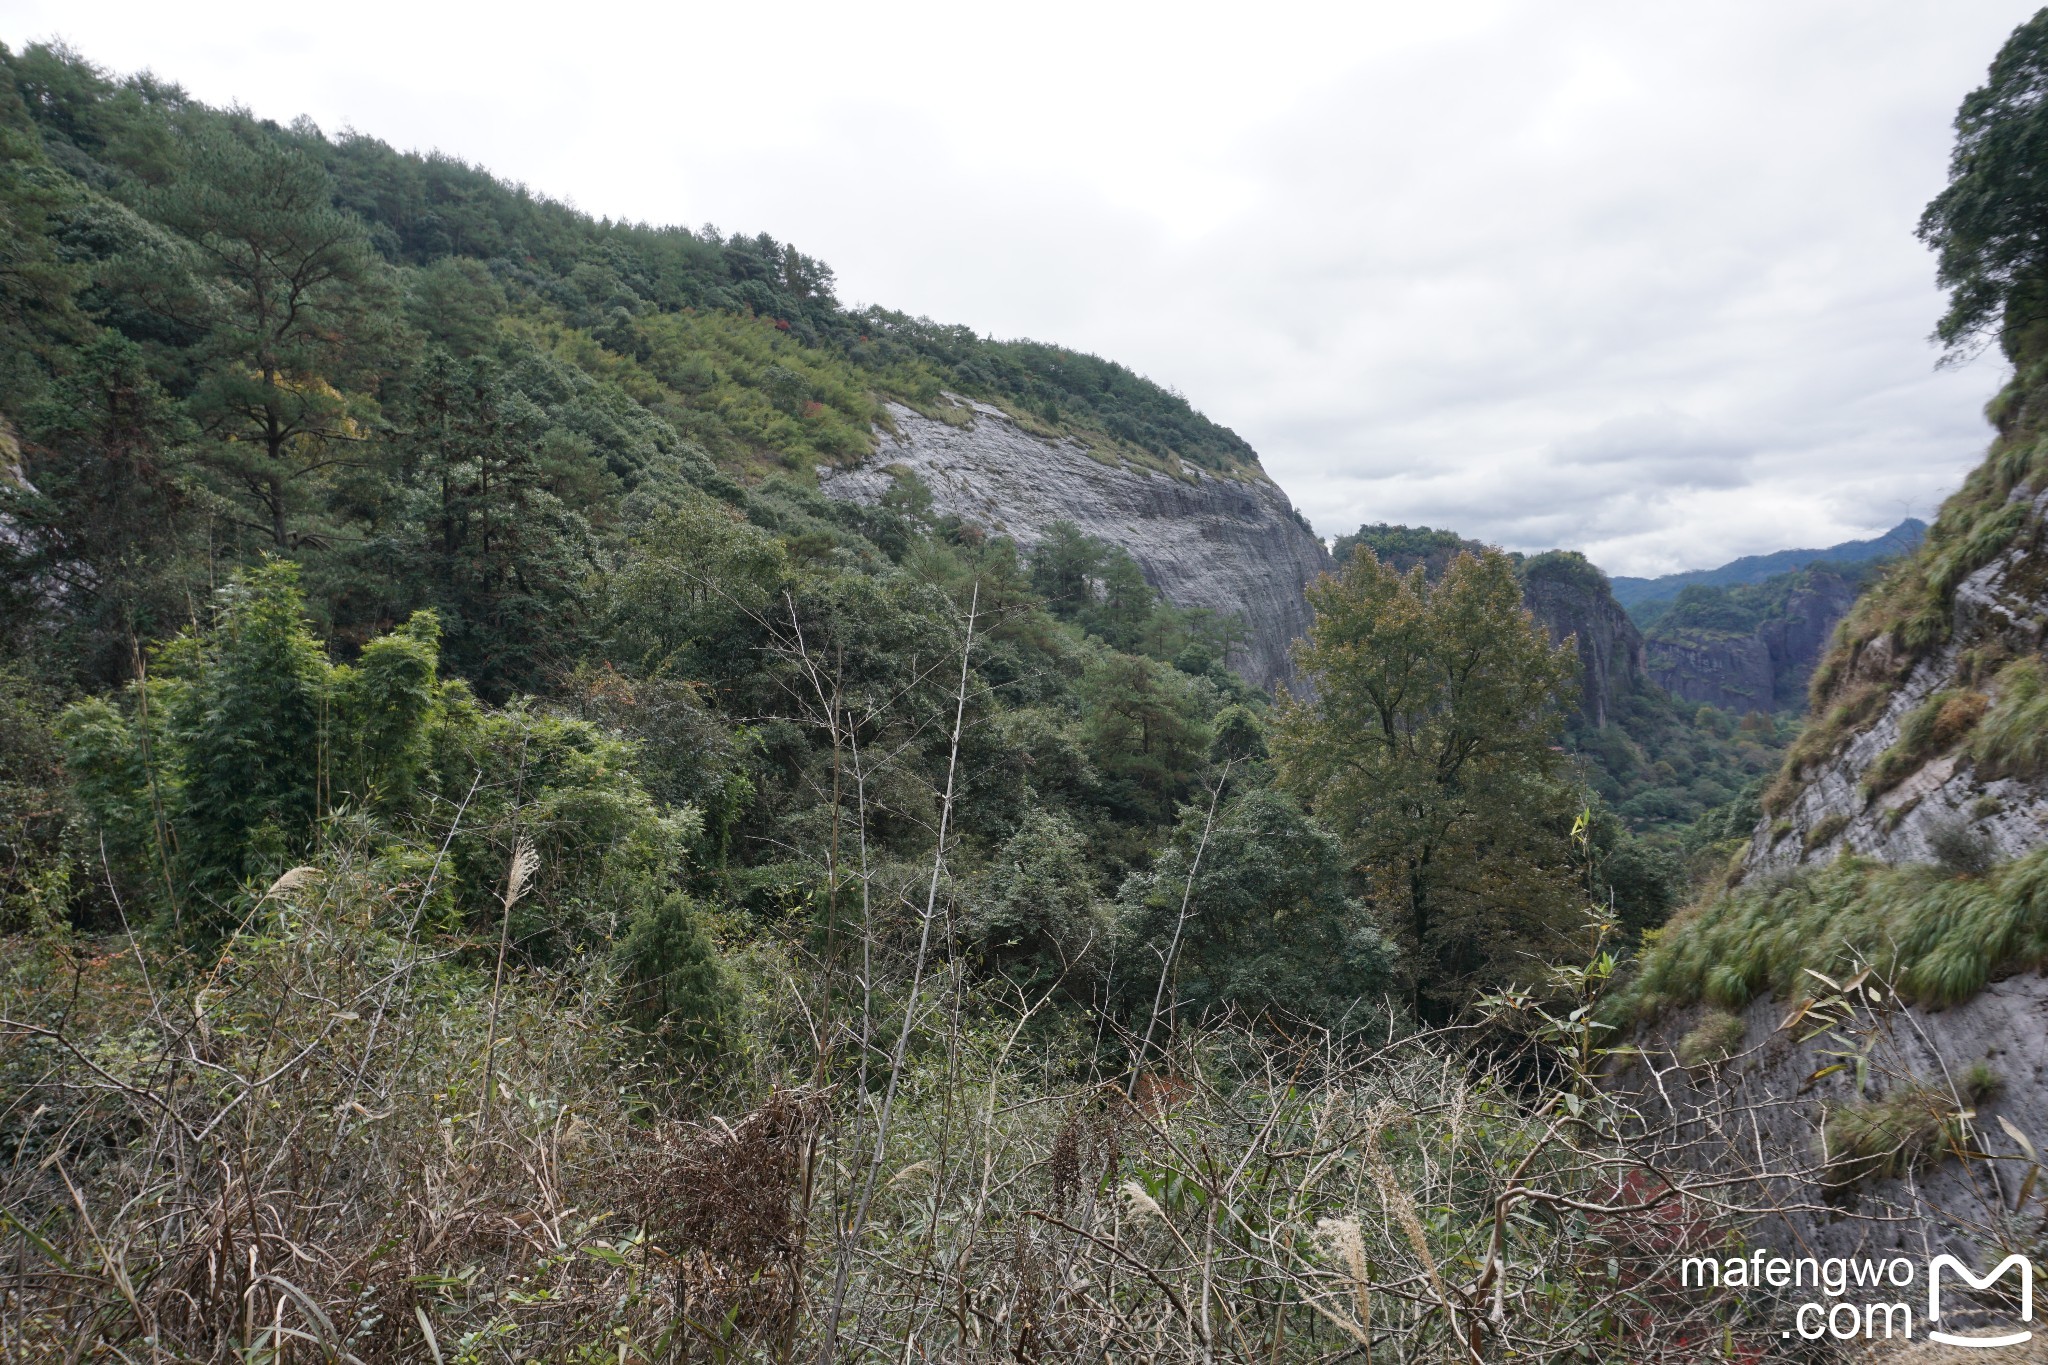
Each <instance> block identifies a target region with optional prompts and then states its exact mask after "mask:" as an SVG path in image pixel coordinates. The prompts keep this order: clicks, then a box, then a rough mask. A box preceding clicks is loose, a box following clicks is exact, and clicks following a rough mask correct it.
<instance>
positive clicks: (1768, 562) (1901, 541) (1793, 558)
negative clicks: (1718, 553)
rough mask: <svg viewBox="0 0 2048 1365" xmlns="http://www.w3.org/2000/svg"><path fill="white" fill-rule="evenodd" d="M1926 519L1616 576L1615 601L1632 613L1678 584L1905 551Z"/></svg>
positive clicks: (1730, 582) (1760, 577)
mask: <svg viewBox="0 0 2048 1365" xmlns="http://www.w3.org/2000/svg"><path fill="white" fill-rule="evenodd" d="M1926 534H1927V523H1926V522H1924V521H1922V520H1920V518H1918V517H1907V518H1906V519H1905V520H1904V521H1902V522H1900V523H1899V524H1898V525H1897V526H1894V527H1892V529H1891V530H1889V531H1886V532H1885V533H1884V534H1883V535H1881V536H1878V537H1876V538H1874V539H1871V540H1849V541H1844V542H1843V543H1842V544H1840V545H1830V546H1829V547H1828V548H1827V549H1825V550H1777V551H1774V552H1772V553H1771V554H1767V555H1744V556H1743V557H1742V558H1740V559H1737V560H1731V561H1730V562H1729V563H1726V564H1723V565H1722V566H1721V567H1720V568H1718V569H1689V570H1687V571H1686V572H1684V573H1668V574H1665V575H1664V576H1663V577H1661V578H1615V579H1612V580H1611V581H1612V582H1613V584H1614V596H1615V600H1617V601H1619V602H1620V603H1621V604H1622V605H1623V606H1624V607H1627V608H1629V610H1630V611H1631V612H1633V611H1634V610H1635V608H1637V607H1638V606H1641V605H1642V604H1643V603H1645V602H1661V601H1664V600H1665V599H1667V598H1672V597H1676V596H1678V593H1679V589H1681V588H1687V587H1690V586H1692V585H1693V584H1695V583H1698V584H1701V585H1703V586H1706V587H1710V588H1732V587H1736V586H1737V585H1739V584H1743V583H1761V582H1763V581H1764V580H1765V579H1766V578H1769V577H1771V576H1772V575H1774V574H1781V573H1785V572H1787V571H1789V570H1792V569H1803V568H1805V567H1806V566H1807V565H1809V564H1813V563H1816V562H1819V561H1822V560H1825V561H1827V562H1828V563H1831V564H1857V563H1861V562H1862V561H1864V560H1867V559H1884V558H1887V557H1889V556H1891V555H1902V554H1905V553H1906V552H1907V551H1908V550H1911V549H1912V548H1913V547H1914V546H1916V545H1918V544H1919V543H1920V538H1921V537H1922V536H1924V535H1926Z"/></svg>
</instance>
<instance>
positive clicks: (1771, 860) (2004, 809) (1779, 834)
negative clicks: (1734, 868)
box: [1744, 485, 2048, 876]
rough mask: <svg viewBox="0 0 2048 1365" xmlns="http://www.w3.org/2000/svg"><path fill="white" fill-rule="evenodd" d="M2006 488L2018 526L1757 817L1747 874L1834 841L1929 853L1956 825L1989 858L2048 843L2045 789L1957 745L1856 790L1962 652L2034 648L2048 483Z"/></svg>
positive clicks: (1885, 851) (2043, 606)
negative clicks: (1999, 775) (1909, 657)
mask: <svg viewBox="0 0 2048 1365" xmlns="http://www.w3.org/2000/svg"><path fill="white" fill-rule="evenodd" d="M2013 497H2014V498H2015V499H2016V500H2018V499H2028V498H2031V499H2032V503H2033V506H2032V508H2031V515H2030V517H2029V520H2028V523H2027V528H2026V529H2025V530H2023V531H2022V532H2021V533H2020V534H2019V536H2018V537H2017V538H2016V539H2015V540H2014V542H2013V544H2012V545H2011V546H2010V547H2009V548H2008V549H2007V550H2006V551H2005V552H2004V553H2003V554H2001V555H2000V556H1999V557H1998V558H1996V559H1994V560H1992V561H1991V562H1990V563H1989V564H1986V565H1985V566H1984V567H1983V568H1981V569H1979V570H1977V571H1976V572H1975V573H1973V574H1971V575H1970V576H1969V577H1968V578H1966V579H1964V580H1963V582H1962V583H1961V584H1960V585H1959V586H1958V587H1957V588H1956V595H1955V629H1954V630H1953V632H1952V633H1951V639H1950V642H1949V644H1948V645H1946V646H1945V647H1944V648H1942V649H1941V650H1940V651H1939V652H1938V653H1935V654H1932V655H1930V656H1928V657H1927V658H1924V659H1922V660H1920V661H1919V662H1918V663H1917V664H1915V665H1914V666H1913V668H1912V670H1911V671H1910V672H1909V673H1908V674H1907V675H1906V677H1905V679H1904V681H1903V682H1902V683H1900V685H1899V686H1898V687H1897V688H1896V689H1894V691H1893V692H1892V694H1891V695H1890V697H1889V698H1887V700H1886V702H1885V707H1884V710H1883V711H1882V712H1880V713H1879V714H1878V716H1877V717H1876V718H1875V719H1874V720H1872V721H1870V722H1868V723H1867V724H1866V725H1865V726H1864V727H1863V728H1862V729H1861V730H1860V731H1858V732H1857V733H1856V734H1855V735H1854V736H1853V737H1852V738H1851V739H1850V740H1849V742H1848V744H1847V745H1846V746H1844V747H1843V748H1842V749H1841V750H1840V751H1839V752H1838V753H1836V754H1835V755H1834V756H1833V757H1831V758H1829V759H1827V760H1825V761H1824V762H1822V763H1821V764H1820V765H1819V766H1818V767H1817V768H1816V769H1814V770H1812V771H1810V772H1809V773H1808V774H1807V779H1806V784H1805V786H1804V787H1802V788H1801V789H1800V792H1799V795H1798V796H1797V797H1796V798H1795V799H1794V800H1793V802H1792V805H1791V807H1790V808H1789V809H1788V810H1787V811H1786V812H1785V813H1784V815H1783V816H1781V817H1779V821H1782V823H1779V822H1776V821H1774V820H1773V819H1772V818H1771V817H1770V816H1768V815H1767V816H1765V818H1764V819H1763V820H1762V821H1761V822H1760V823H1759V824H1758V825H1757V827H1756V831H1755V833H1753V834H1752V835H1751V836H1750V846H1749V851H1748V853H1747V854H1746V855H1745V860H1744V868H1745V869H1746V871H1745V875H1746V876H1747V875H1754V874H1756V873H1770V872H1779V871H1784V870H1785V869H1788V868H1792V867H1797V866H1798V865H1799V864H1801V863H1824V862H1828V861H1831V860H1832V859H1833V858H1835V857H1836V856H1837V855H1838V854H1840V853H1841V852H1842V851H1844V850H1853V851H1854V852H1857V853H1861V854H1865V855H1867V856H1869V857H1873V858H1877V859H1880V860H1882V861H1884V862H1888V863H1923V862H1935V861H1938V858H1937V855H1936V850H1935V841H1936V839H1937V837H1940V838H1943V839H1951V838H1953V837H1954V833H1955V831H1957V830H1958V829H1960V830H1962V831H1964V832H1965V837H1967V838H1972V839H1975V840H1977V841H1979V842H1980V843H1981V844H1982V846H1983V848H1984V850H1985V851H1986V852H1987V853H1988V854H1989V856H1990V857H1991V858H1992V859H1993V860H1996V861H2003V860H2005V859H2008V858H2016V857H2019V856H2020V855H2021V854H2024V853H2028V852H2030V851H2032V850H2033V849H2036V848H2038V847H2040V846H2041V845H2042V844H2044V843H2048V789H2044V787H2043V785H2042V784H2040V783H2038V782H2026V781H2018V780H2015V779H2011V778H2003V779H1999V780H1996V781H1987V780H1985V779H1984V778H1982V777H1980V776H1979V775H1978V774H1977V772H1976V770H1975V769H1974V768H1973V767H1972V765H1971V764H1970V761H1969V759H1968V757H1967V756H1966V755H1963V754H1960V753H1951V754H1947V755H1944V756H1941V757H1938V758H1935V759H1934V760H1933V761H1931V762H1929V763H1928V764H1926V765H1925V766H1924V767H1922V768H1921V769H1919V770H1918V771H1917V772H1914V773H1913V774H1911V775H1910V776H1908V777H1907V778H1906V779H1905V780H1904V781H1902V782H1900V783H1899V784H1898V785H1897V786H1895V787H1893V788H1892V789H1891V790H1890V791H1888V792H1885V793H1884V794H1883V795H1882V796H1880V797H1878V798H1877V799H1876V800H1866V799H1865V797H1864V793H1863V779H1864V775H1865V774H1866V773H1868V772H1869V770H1870V765H1871V764H1872V763H1874V762H1876V761H1877V757H1878V755H1880V754H1882V753H1883V752H1884V751H1885V750H1886V749H1889V748H1890V747H1891V746H1892V744H1893V743H1894V742H1895V741H1896V740H1897V739H1898V737H1899V726H1900V724H1901V722H1903V721H1904V720H1905V718H1906V716H1907V714H1908V713H1910V712H1911V711H1912V710H1913V709H1914V708H1915V707H1917V706H1919V705H1920V703H1921V702H1923V701H1925V700H1926V699H1927V698H1928V697H1929V696H1931V695H1933V694H1934V693H1936V692H1939V691H1941V690H1943V689H1944V688H1952V687H1956V686H1958V685H1959V681H1958V680H1959V677H1960V674H1961V667H1960V666H1961V662H1962V659H1963V656H1964V655H1965V654H1966V653H1967V652H1969V651H1970V650H1972V649H1976V648H1979V647H1982V646H1985V645H1989V644H1994V643H1995V644H1998V645H2002V646H2003V647H2004V648H2005V649H2007V650H2008V651H2010V652H2011V653H2012V654H2014V655H2015V656H2024V655H2027V654H2032V653H2038V652H2039V651H2040V649H2041V644H2042V633H2043V625H2044V620H2048V618H2044V612H2048V600H2044V597H2043V589H2042V583H2043V570H2044V568H2048V563H2044V556H2043V552H2042V549H2041V547H2040V545H2039V543H2038V537H2039V534H2040V528H2041V524H2042V518H2043V516H2044V514H2048V493H2044V494H2041V495H2040V496H2038V497H2035V496H2034V495H2033V494H2032V493H2031V491H2030V490H2028V489H2027V488H2026V487H2025V486H2024V485H2022V486H2021V487H2019V488H2016V489H2014V490H2013ZM1887 647H1888V646H1887V642H1885V641H1882V640H1880V641H1879V642H1877V643H1876V644H1874V645H1872V646H1869V647H1867V648H1866V651H1865V653H1866V656H1869V655H1871V654H1872V653H1877V654H1878V655H1879V656H1880V657H1878V658H1875V659H1872V660H1870V662H1871V663H1872V664H1873V665H1875V666H1880V667H1881V666H1882V664H1883V663H1884V660H1883V658H1882V652H1883V651H1884V650H1885V649H1886V648H1887ZM1816 832H1818V833H1819V835H1820V836H1823V837H1816ZM1809 844H1810V845H1811V846H1810V847H1809Z"/></svg>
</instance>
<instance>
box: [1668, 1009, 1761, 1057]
mask: <svg viewBox="0 0 2048 1365" xmlns="http://www.w3.org/2000/svg"><path fill="white" fill-rule="evenodd" d="M1746 1031H1747V1029H1746V1026H1745V1025H1744V1024H1743V1022H1742V1016H1741V1015H1739V1014H1734V1013H1731V1012H1730V1011H1728V1010H1715V1011H1713V1012H1712V1013H1710V1014H1708V1015H1707V1017H1706V1018H1704V1019H1702V1020H1701V1021H1700V1022H1699V1024H1698V1026H1696V1027H1695V1028H1694V1029H1693V1030H1692V1031H1691V1032H1690V1033H1687V1034H1686V1035H1685V1036H1684V1037H1683V1038H1681V1039H1679V1040H1678V1063H1679V1065H1680V1066H1711V1065H1713V1064H1715V1063H1717V1062H1724V1061H1726V1060H1728V1058H1729V1057H1731V1056H1733V1055H1734V1054H1735V1053H1736V1052H1737V1051H1738V1050H1740V1048H1741V1047H1742V1036H1743V1034H1744V1033H1745V1032H1746Z"/></svg>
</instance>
